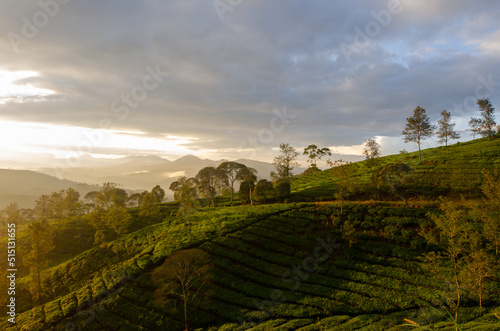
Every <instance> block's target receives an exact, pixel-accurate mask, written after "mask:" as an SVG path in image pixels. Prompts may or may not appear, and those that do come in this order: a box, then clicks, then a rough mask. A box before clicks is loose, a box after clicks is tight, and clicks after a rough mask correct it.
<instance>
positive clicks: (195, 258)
mask: <svg viewBox="0 0 500 331" xmlns="http://www.w3.org/2000/svg"><path fill="white" fill-rule="evenodd" d="M211 269H212V264H211V263H210V258H209V255H208V253H206V252H205V251H202V250H201V249H197V248H193V249H188V250H180V251H177V252H175V253H173V254H172V255H171V256H169V257H168V258H167V259H166V260H165V262H164V263H163V265H161V266H160V267H159V268H157V269H156V270H155V271H154V272H153V273H152V275H151V280H152V281H153V282H154V283H155V284H157V285H158V288H157V290H156V291H155V293H154V295H155V298H156V300H157V302H158V303H159V304H161V305H162V306H165V305H166V304H167V303H169V301H170V300H172V299H171V298H172V297H178V298H180V299H181V300H182V302H183V306H184V327H185V330H186V331H189V328H190V327H189V318H188V304H189V303H192V302H201V298H202V297H205V298H207V297H208V296H210V294H211V293H210V292H209V291H208V290H207V285H208V284H210V283H211V282H212V279H213V277H212V275H211V274H210V270H211ZM174 302H175V301H174Z"/></svg>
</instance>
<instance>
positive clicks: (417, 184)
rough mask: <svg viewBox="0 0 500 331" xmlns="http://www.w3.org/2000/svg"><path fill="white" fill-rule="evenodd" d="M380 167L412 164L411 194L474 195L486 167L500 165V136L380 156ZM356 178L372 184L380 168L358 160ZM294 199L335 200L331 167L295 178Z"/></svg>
mask: <svg viewBox="0 0 500 331" xmlns="http://www.w3.org/2000/svg"><path fill="white" fill-rule="evenodd" d="M378 162H379V164H378V167H380V166H382V165H385V164H388V163H393V162H401V163H406V164H408V165H409V166H410V167H411V168H412V169H414V172H413V173H412V174H411V175H410V176H408V183H409V185H411V186H412V188H411V189H409V190H408V192H406V193H407V194H408V196H410V197H412V196H413V197H415V196H419V195H420V196H424V195H433V196H439V195H456V196H458V195H459V194H466V195H472V196H474V195H475V194H477V193H478V192H479V189H478V185H479V184H480V181H481V170H482V169H493V168H499V167H500V139H495V140H493V141H488V140H487V139H476V140H473V141H469V142H466V143H459V144H454V145H451V146H448V147H437V148H430V149H426V150H423V151H422V160H419V159H418V154H417V152H413V153H407V154H400V155H390V156H386V157H381V158H379V159H378ZM356 169H357V172H356V178H357V182H358V184H359V186H364V185H366V184H368V183H369V181H370V177H371V176H372V174H373V173H374V172H375V170H376V169H377V167H373V168H370V167H368V166H367V164H366V162H364V161H363V162H357V163H356ZM292 191H293V192H294V195H293V200H294V201H295V200H300V201H321V200H331V197H332V195H333V193H334V191H335V185H334V183H333V182H332V174H331V170H325V171H322V172H319V173H316V174H312V175H309V176H302V175H298V176H295V177H294V178H293V180H292Z"/></svg>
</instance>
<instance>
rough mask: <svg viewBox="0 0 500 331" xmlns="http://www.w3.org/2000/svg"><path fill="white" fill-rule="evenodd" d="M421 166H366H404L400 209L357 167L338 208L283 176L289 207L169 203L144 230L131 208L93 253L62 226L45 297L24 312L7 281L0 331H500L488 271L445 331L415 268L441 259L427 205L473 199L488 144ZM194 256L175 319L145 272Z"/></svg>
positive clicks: (171, 298)
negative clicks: (9, 294) (202, 259)
mask: <svg viewBox="0 0 500 331" xmlns="http://www.w3.org/2000/svg"><path fill="white" fill-rule="evenodd" d="M423 155H424V159H423V160H422V161H419V160H417V159H416V158H415V155H414V153H410V154H402V155H393V156H388V157H385V158H380V159H379V164H378V167H380V166H383V165H384V164H389V163H393V162H405V163H407V164H409V165H410V166H411V167H412V168H413V172H412V173H411V174H410V175H409V176H408V180H407V181H406V182H405V186H404V187H403V188H402V190H403V191H404V194H405V195H407V196H408V201H406V202H403V201H390V200H396V198H394V199H390V198H389V197H390V192H386V194H385V195H383V196H382V198H386V200H385V201H380V200H377V201H375V200H374V199H375V197H374V196H373V195H372V194H373V192H371V191H370V188H369V183H370V177H371V176H372V174H373V173H374V172H375V169H372V168H370V167H368V165H367V164H366V163H365V162H359V163H357V164H355V167H356V169H357V170H356V175H355V177H356V178H357V185H358V188H357V191H356V192H355V193H354V194H353V196H352V197H351V200H357V201H346V202H345V203H344V204H343V208H342V211H341V208H340V203H339V202H338V201H333V200H334V199H333V198H332V194H333V192H335V191H336V190H337V186H336V185H337V184H336V179H335V178H334V177H333V176H332V173H331V170H326V171H323V172H318V173H315V174H311V175H308V176H296V177H294V178H293V180H292V195H291V197H290V198H289V199H288V200H289V201H287V203H275V204H267V205H265V204H263V205H253V206H245V205H236V206H223V207H221V206H219V207H216V208H209V207H205V208H200V209H198V211H196V212H194V213H193V214H190V215H189V216H182V215H177V214H176V213H175V205H174V204H168V205H165V206H163V207H162V214H161V217H158V218H157V219H154V220H151V219H147V218H141V217H139V216H138V214H137V210H135V209H129V213H130V214H132V217H133V223H132V225H131V228H130V229H129V232H128V234H125V235H123V236H121V237H120V238H119V239H116V240H113V241H109V242H107V243H105V244H101V245H99V246H95V245H93V244H92V242H91V240H90V241H89V238H92V229H91V228H88V227H87V228H85V227H84V228H83V230H82V231H83V234H84V235H83V238H84V239H83V241H81V242H80V241H76V239H75V238H76V235H77V233H76V232H75V231H74V229H73V225H72V224H73V223H72V222H73V221H72V220H67V221H64V222H60V223H58V227H59V228H60V229H61V231H60V232H59V233H60V237H59V239H58V245H56V249H55V250H54V252H53V258H52V261H53V262H52V264H51V266H50V267H49V268H48V269H46V270H45V271H44V272H43V276H44V277H43V279H44V288H46V289H49V291H48V292H49V293H48V294H47V295H46V296H45V297H44V299H43V302H42V303H41V304H38V305H35V306H34V307H33V305H32V302H31V295H30V292H29V290H28V283H29V278H28V276H27V273H25V274H24V275H23V276H24V277H21V278H19V279H18V280H17V291H16V293H17V294H16V299H17V302H18V303H19V304H18V306H17V316H16V320H17V323H16V324H14V325H13V324H12V323H10V322H9V321H8V320H7V318H6V317H3V316H2V319H1V320H0V328H1V329H5V330H172V331H174V330H184V329H185V324H184V323H185V313H186V315H187V316H188V317H189V318H188V319H189V325H190V329H192V330H226V331H229V330H252V331H258V330H262V331H263V330H283V331H285V330H301V331H306V330H363V331H368V330H371V331H375V330H412V329H421V330H457V329H460V330H492V331H493V330H500V279H499V278H498V277H497V276H498V274H496V275H494V276H490V277H487V280H488V282H486V281H485V283H484V285H483V284H482V285H481V286H483V287H482V291H483V297H482V302H481V306H482V307H481V308H480V307H479V299H478V298H477V297H475V296H474V295H473V294H470V295H465V294H464V295H463V297H462V298H461V303H460V308H459V309H458V312H457V314H458V316H459V318H458V325H457V324H455V322H454V319H453V317H452V313H453V309H452V308H451V306H450V297H453V294H454V289H453V286H452V284H449V283H447V282H445V281H441V280H439V278H438V277H435V276H436V275H435V274H433V273H432V272H431V271H429V269H426V268H424V267H423V260H424V259H423V256H424V254H426V253H429V252H438V253H439V252H441V251H442V248H441V247H440V246H438V245H436V244H435V243H431V242H429V240H428V237H427V235H428V234H429V233H433V232H434V231H435V224H434V220H435V218H436V217H439V216H440V215H443V211H442V210H441V209H439V205H440V202H441V201H439V200H438V199H437V197H438V196H457V197H460V195H461V194H462V195H467V197H468V198H469V199H470V200H473V199H479V198H481V191H480V187H479V185H480V184H481V181H482V177H481V176H482V175H481V171H482V170H483V169H495V168H498V166H499V162H500V159H499V156H500V140H498V139H497V140H493V141H491V142H489V141H486V140H477V141H473V142H470V143H464V144H459V145H458V146H452V147H448V148H437V149H430V150H425V151H424V153H423ZM219 202H220V203H219V205H220V204H224V203H223V202H221V200H219ZM72 229H73V230H72ZM64 231H66V232H64ZM62 233H65V234H66V235H62ZM19 240H21V241H22V240H26V238H24V239H23V238H22V237H21V238H20V239H19ZM193 249H196V250H197V251H198V252H201V251H202V252H204V254H206V256H208V261H207V265H209V266H210V268H209V269H208V270H209V271H208V273H209V274H210V281H209V282H207V284H205V285H204V286H201V285H200V286H199V287H197V286H195V287H193V288H192V289H191V291H192V293H196V294H198V296H197V300H191V301H189V302H187V304H186V311H184V306H183V305H184V302H183V300H182V297H181V296H176V295H173V294H172V293H173V292H172V293H171V294H169V295H167V299H168V304H165V303H164V301H162V300H160V299H159V297H158V289H159V288H160V287H161V286H162V285H164V284H161V283H159V282H158V281H155V279H156V278H155V277H156V276H155V275H156V274H157V273H158V270H159V268H160V267H161V266H162V265H163V264H164V262H165V261H168V260H169V258H170V257H173V256H174V255H175V253H179V252H183V251H189V250H193ZM497 261H498V259H497ZM485 279H486V278H485ZM417 325H418V326H417Z"/></svg>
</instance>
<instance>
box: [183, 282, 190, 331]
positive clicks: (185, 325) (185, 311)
mask: <svg viewBox="0 0 500 331" xmlns="http://www.w3.org/2000/svg"><path fill="white" fill-rule="evenodd" d="M182 299H183V300H184V327H185V328H186V331H189V323H188V313H187V300H188V298H187V294H186V289H185V288H184V286H182Z"/></svg>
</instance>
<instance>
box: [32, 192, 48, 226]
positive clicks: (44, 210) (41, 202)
mask: <svg viewBox="0 0 500 331" xmlns="http://www.w3.org/2000/svg"><path fill="white" fill-rule="evenodd" d="M33 210H34V213H35V217H36V218H37V219H40V220H44V219H48V218H50V217H51V216H52V208H51V205H50V197H49V196H48V195H46V194H43V195H41V196H40V197H39V198H38V199H37V200H36V201H35V208H34V209H33Z"/></svg>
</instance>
